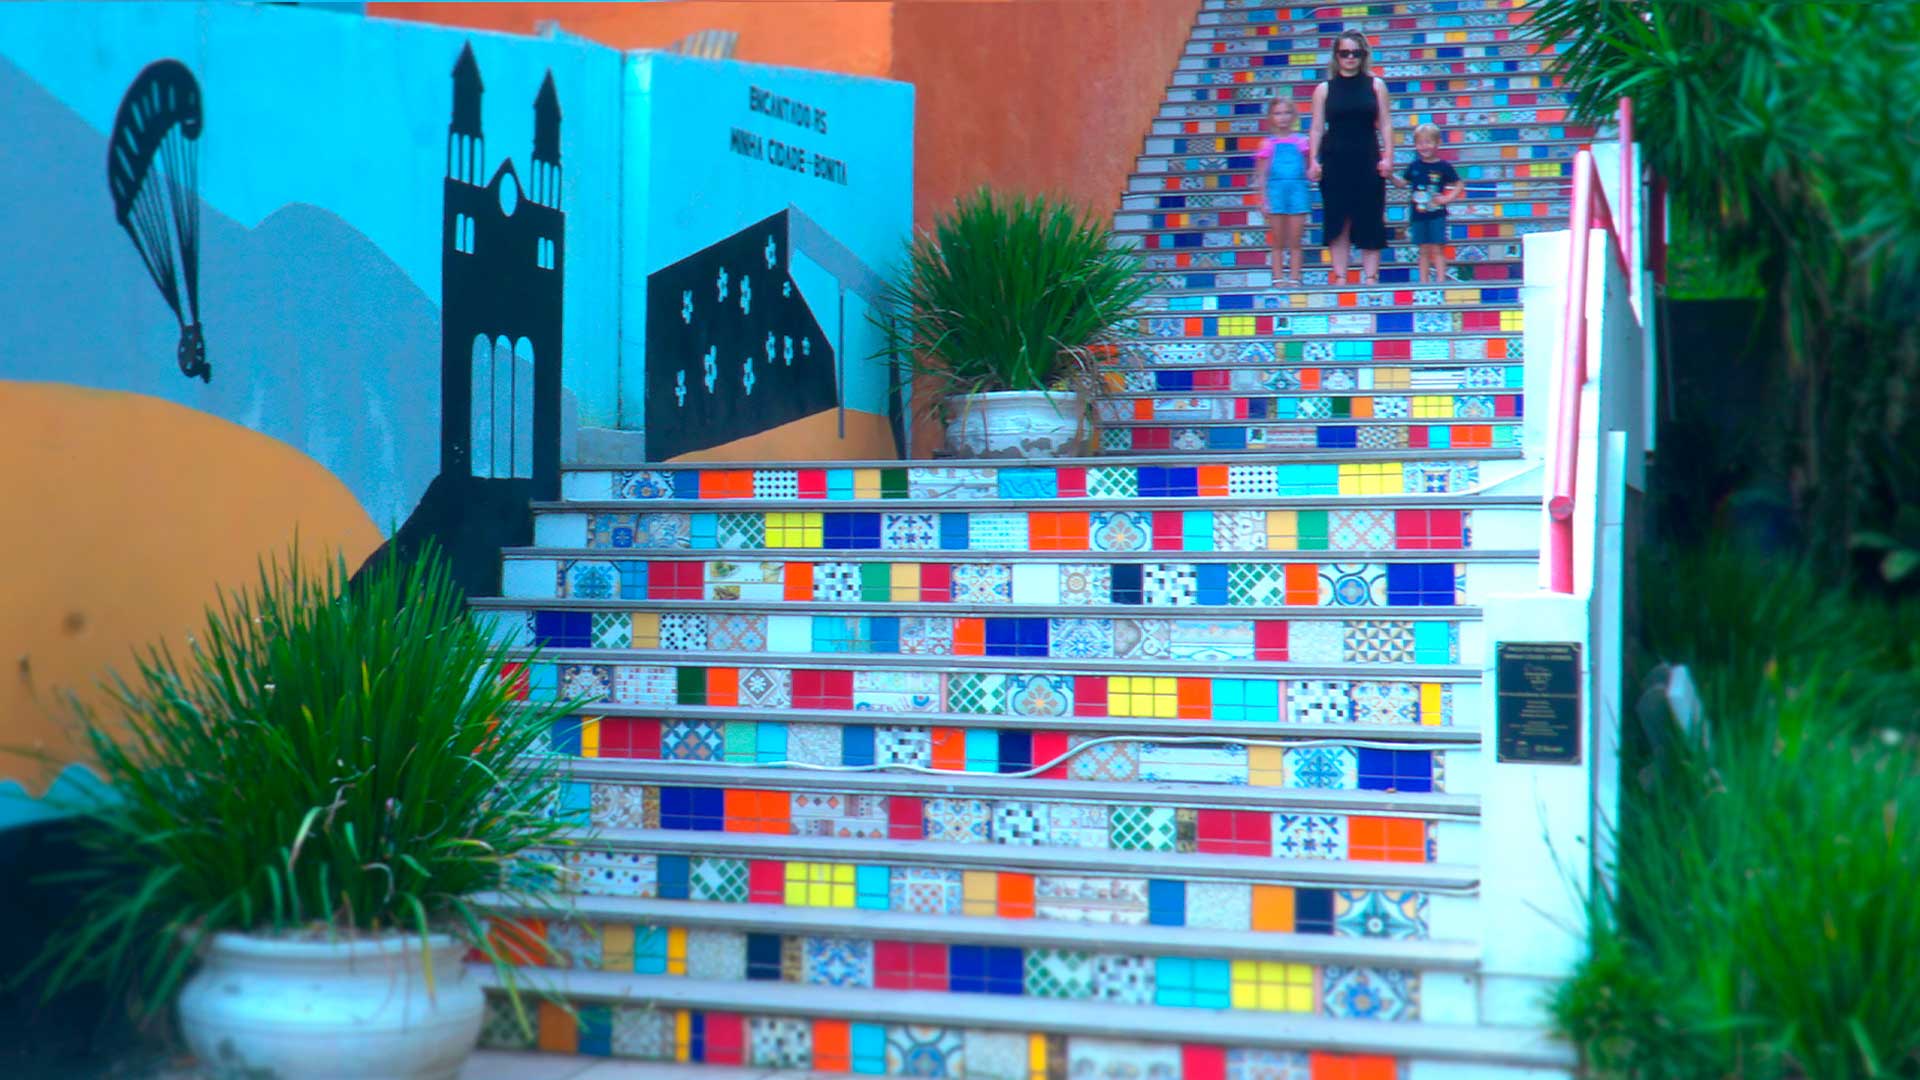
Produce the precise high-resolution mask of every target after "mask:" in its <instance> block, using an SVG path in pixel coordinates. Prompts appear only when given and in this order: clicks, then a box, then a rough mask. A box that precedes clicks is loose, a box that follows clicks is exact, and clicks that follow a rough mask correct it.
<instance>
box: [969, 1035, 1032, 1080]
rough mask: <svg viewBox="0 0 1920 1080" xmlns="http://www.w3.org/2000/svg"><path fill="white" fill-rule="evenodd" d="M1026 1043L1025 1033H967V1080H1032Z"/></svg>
mask: <svg viewBox="0 0 1920 1080" xmlns="http://www.w3.org/2000/svg"><path fill="white" fill-rule="evenodd" d="M1027 1042H1028V1037H1027V1035H1026V1033H1024V1032H1018V1031H976V1030H971V1029H970V1030H968V1031H967V1032H966V1034H965V1038H964V1043H965V1047H966V1066H967V1077H968V1080H1029V1071H1028V1062H1027V1053H1028V1051H1027Z"/></svg>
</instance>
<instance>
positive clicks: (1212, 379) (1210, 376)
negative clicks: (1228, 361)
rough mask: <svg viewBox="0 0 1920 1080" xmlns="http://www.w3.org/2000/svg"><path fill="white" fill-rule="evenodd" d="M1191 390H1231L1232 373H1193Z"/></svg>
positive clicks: (1220, 371) (1223, 371) (1221, 371)
mask: <svg viewBox="0 0 1920 1080" xmlns="http://www.w3.org/2000/svg"><path fill="white" fill-rule="evenodd" d="M1193 388H1194V389H1195V390H1231V389H1233V372H1231V371H1226V370H1216V371H1196V372H1194V373H1193Z"/></svg>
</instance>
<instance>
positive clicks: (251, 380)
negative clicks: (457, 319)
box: [0, 58, 440, 533]
mask: <svg viewBox="0 0 1920 1080" xmlns="http://www.w3.org/2000/svg"><path fill="white" fill-rule="evenodd" d="M0 118H3V119H0V122H4V123H5V125H6V127H7V129H8V131H9V133H10V134H11V135H12V136H13V138H12V140H11V145H12V147H13V150H14V152H13V167H12V168H11V169H9V170H8V172H9V181H10V183H9V185H8V187H9V191H8V193H7V196H8V197H7V198H6V199H3V200H0V237H4V238H5V243H4V251H5V255H6V258H7V260H8V269H7V273H6V284H5V286H4V287H0V335H4V342H5V344H4V345H3V346H0V378H4V379H22V380H30V381H54V382H65V383H73V384H76V385H81V386H89V387H96V388H99V389H107V390H124V391H131V392H134V393H141V394H147V395H150V396H153V397H159V398H164V399H166V400H168V401H173V402H177V403H179V404H182V405H186V406H190V407H192V408H195V409H199V410H201V411H203V412H208V413H212V414H214V415H216V416H220V417H224V418H225V419H227V420H230V421H232V422H234V423H236V424H240V425H242V426H245V427H248V428H252V429H253V430H255V431H259V432H261V433H263V434H266V435H270V436H272V437H274V438H276V439H279V440H281V441H282V442H285V443H287V444H288V445H290V446H293V447H294V448H296V449H298V450H300V451H302V452H304V453H306V454H307V455H308V456H310V457H312V458H313V459H314V460H316V461H318V462H320V463H321V464H323V465H325V466H326V467H327V468H328V469H329V470H331V471H332V472H333V473H334V475H336V476H338V477H339V478H340V480H341V481H342V482H343V483H345V484H346V485H347V487H348V488H349V489H350V490H351V491H352V492H353V493H354V495H355V496H356V497H357V498H358V499H359V500H360V504H361V505H362V506H363V507H365V508H366V511H367V514H368V515H369V516H370V517H371V518H372V519H373V521H374V524H376V525H377V526H379V528H380V529H381V531H382V532H386V533H391V532H392V531H393V530H394V529H396V528H397V527H398V526H399V525H400V524H401V523H402V522H403V521H405V520H406V519H407V516H408V515H409V514H410V513H411V512H412V510H413V508H414V506H415V504H416V503H417V502H418V501H419V500H420V498H421V496H422V495H423V494H424V493H425V491H426V489H427V485H428V484H429V483H430V482H431V481H432V480H433V478H434V476H435V474H437V473H438V472H439V471H440V313H439V308H438V306H437V305H435V304H434V303H433V301H432V300H431V299H430V298H429V297H428V296H427V295H426V293H424V292H422V291H421V289H420V288H419V286H417V285H415V284H414V283H413V281H412V280H411V279H410V278H408V277H407V276H406V274H404V273H403V272H402V271H401V270H400V268H399V267H398V266H397V265H396V264H395V263H394V262H393V261H392V260H390V259H388V258H387V257H386V255H385V253H383V252H382V251H381V250H380V249H379V248H378V247H376V246H375V245H374V244H373V243H372V242H371V241H369V240H368V239H367V238H366V237H364V236H363V235H361V234H360V233H359V232H358V231H356V230H355V229H353V227H352V226H350V225H348V224H347V223H346V222H344V221H342V220H341V219H340V218H339V217H337V216H335V215H334V214H332V213H330V212H328V211H326V210H323V209H320V208H318V207H314V206H309V205H305V204H294V205H288V206H285V207H282V208H281V209H279V210H277V211H275V212H274V213H273V214H272V215H270V216H268V217H267V218H266V220H264V221H262V222H261V223H260V225H259V226H258V227H257V228H254V229H247V228H246V227H244V226H242V225H240V224H239V223H238V222H236V221H234V220H232V219H231V218H228V217H226V216H224V215H222V214H221V213H220V212H219V211H218V210H217V209H215V208H214V207H212V206H211V205H208V204H206V203H205V202H203V203H202V204H201V217H200V238H201V244H202V252H201V257H200V315H201V322H202V325H203V326H205V328H206V335H207V360H208V362H209V363H210V364H212V366H213V380H212V382H211V383H202V382H201V381H200V380H198V379H191V380H190V379H188V378H186V377H184V376H183V375H181V374H180V371H179V368H178V366H177V364H176V361H175V358H174V347H175V343H176V341H177V340H178V337H179V327H178V324H177V323H176V322H175V321H174V318H173V313H172V312H171V311H170V310H169V309H168V308H167V305H166V302H165V301H163V300H162V299H161V298H160V293H159V291H158V290H157V289H155V288H154V285H153V282H152V281H151V279H149V278H148V277H147V273H146V269H145V267H143V266H142V265H141V262H140V259H139V256H138V255H137V254H135V252H134V249H133V244H132V243H131V241H129V240H128V238H127V235H126V233H125V232H124V231H123V230H122V229H121V228H120V225H119V223H118V222H116V221H115V220H114V216H113V203H112V199H111V198H110V197H109V195H108V193H107V185H106V169H105V161H106V139H105V137H104V136H103V135H102V134H100V133H99V132H97V131H95V130H94V129H93V128H91V127H89V126H88V125H87V123H86V122H85V121H84V120H82V119H81V118H80V117H79V116H78V115H76V114H75V113H74V112H73V111H72V110H70V109H68V108H67V107H66V106H65V105H64V104H62V103H61V102H60V101H59V100H57V99H56V98H54V97H52V96H51V95H50V94H48V93H47V92H46V91H45V90H44V89H42V88H41V87H40V86H39V85H38V84H37V83H35V82H34V81H33V80H32V79H31V78H29V77H28V76H27V75H26V74H25V73H24V72H22V71H21V70H20V69H19V68H18V67H16V66H14V65H12V64H10V63H9V62H7V61H6V60H5V59H4V58H0ZM203 137H205V138H212V137H216V136H215V135H214V134H213V133H212V132H209V133H208V134H207V135H205V136H203ZM343 167H351V166H350V165H343ZM409 182H414V181H412V180H410V181H409ZM417 182H420V183H437V182H438V178H437V177H421V178H417ZM421 227H422V228H431V229H434V230H436V231H437V230H438V229H439V222H437V221H434V222H422V224H421ZM222 494H225V495H228V496H231V497H235V498H244V494H245V493H243V492H231V493H222Z"/></svg>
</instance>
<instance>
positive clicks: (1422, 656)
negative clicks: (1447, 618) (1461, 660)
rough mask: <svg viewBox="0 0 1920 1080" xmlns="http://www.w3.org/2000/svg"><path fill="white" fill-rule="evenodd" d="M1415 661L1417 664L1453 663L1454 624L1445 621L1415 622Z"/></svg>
mask: <svg viewBox="0 0 1920 1080" xmlns="http://www.w3.org/2000/svg"><path fill="white" fill-rule="evenodd" d="M1413 662H1414V663H1416V664H1451V663H1453V662H1454V656H1453V626H1452V624H1450V623H1443V622H1417V623H1414V624H1413Z"/></svg>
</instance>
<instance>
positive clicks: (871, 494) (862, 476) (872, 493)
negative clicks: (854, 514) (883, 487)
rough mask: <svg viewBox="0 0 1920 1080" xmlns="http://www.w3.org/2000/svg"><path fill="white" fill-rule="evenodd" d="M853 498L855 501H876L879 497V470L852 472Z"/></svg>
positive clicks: (856, 470)
mask: <svg viewBox="0 0 1920 1080" xmlns="http://www.w3.org/2000/svg"><path fill="white" fill-rule="evenodd" d="M853 497H854V498H856V499H877V498H879V497H880V470H879V469H855V470H853Z"/></svg>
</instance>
